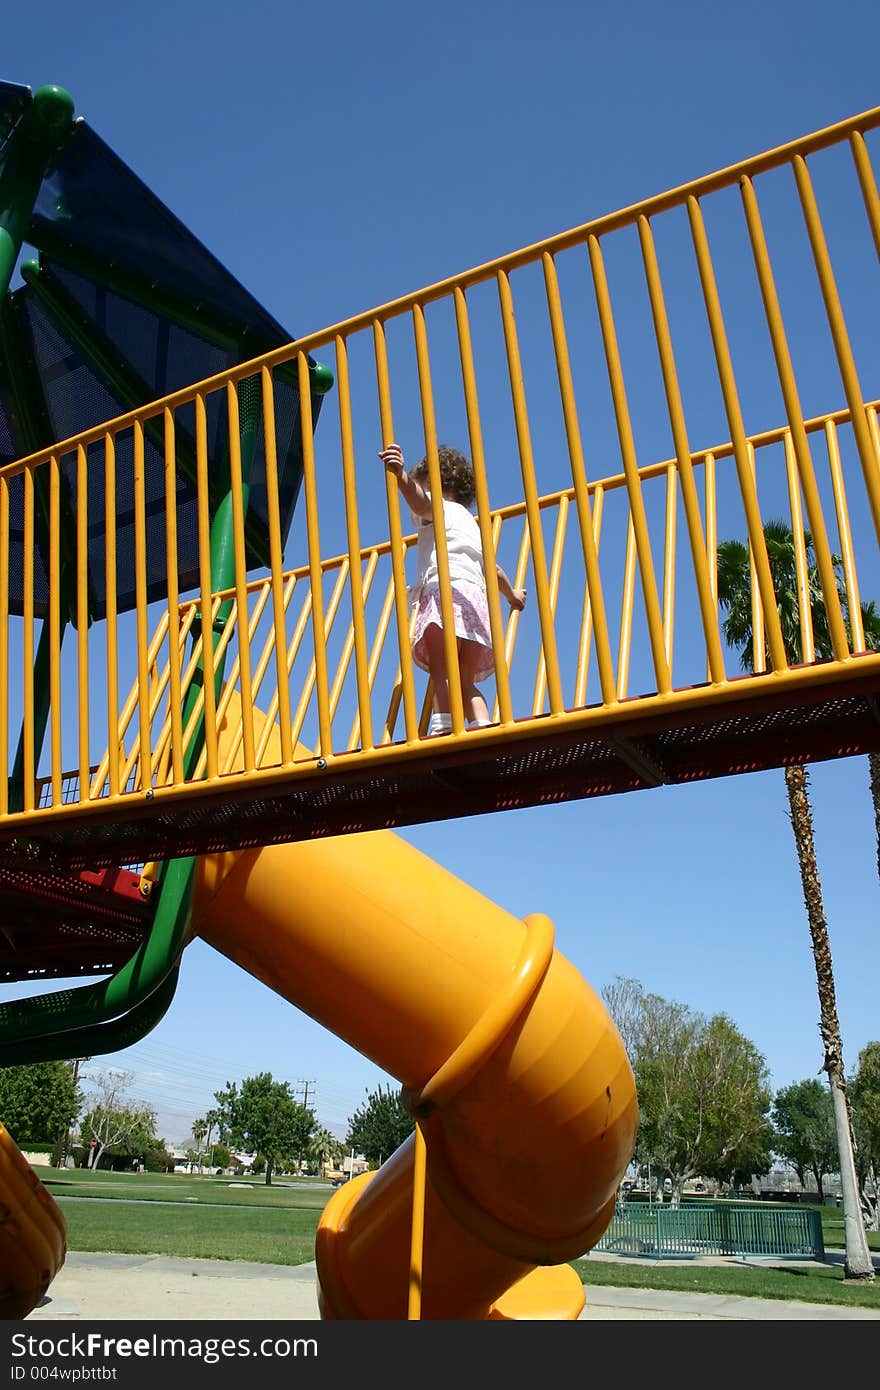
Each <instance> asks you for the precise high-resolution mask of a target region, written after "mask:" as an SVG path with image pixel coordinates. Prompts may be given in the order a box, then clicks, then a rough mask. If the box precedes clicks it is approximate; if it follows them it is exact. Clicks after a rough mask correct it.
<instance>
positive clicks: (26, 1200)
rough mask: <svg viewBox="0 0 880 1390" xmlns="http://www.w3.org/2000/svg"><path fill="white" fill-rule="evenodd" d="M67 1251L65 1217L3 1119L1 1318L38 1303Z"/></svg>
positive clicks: (0, 1152) (17, 1314)
mask: <svg viewBox="0 0 880 1390" xmlns="http://www.w3.org/2000/svg"><path fill="white" fill-rule="evenodd" d="M66 1253H67V1227H66V1226H65V1224H64V1217H63V1216H62V1215H61V1212H60V1210H59V1208H58V1206H57V1204H56V1203H55V1201H54V1200H53V1198H52V1197H51V1195H50V1194H49V1192H48V1191H47V1189H46V1188H45V1187H44V1186H43V1184H42V1183H41V1182H40V1180H39V1178H38V1177H37V1175H36V1173H35V1172H34V1171H33V1169H32V1168H31V1167H30V1165H29V1164H28V1163H27V1162H26V1160H25V1159H24V1157H23V1156H22V1154H21V1152H20V1151H19V1149H18V1147H17V1146H16V1144H15V1142H14V1140H13V1139H12V1136H11V1135H10V1134H9V1132H8V1130H6V1129H4V1127H3V1125H2V1124H0V1320H8V1319H12V1318H25V1317H27V1315H28V1313H30V1312H31V1310H32V1309H34V1308H36V1306H37V1304H38V1303H39V1301H40V1299H41V1298H42V1297H43V1295H44V1293H45V1292H46V1290H47V1289H48V1287H49V1285H50V1284H51V1282H52V1280H53V1279H54V1278H55V1275H56V1274H57V1273H58V1271H59V1269H60V1268H61V1266H62V1265H63V1263H64V1257H65V1255H66Z"/></svg>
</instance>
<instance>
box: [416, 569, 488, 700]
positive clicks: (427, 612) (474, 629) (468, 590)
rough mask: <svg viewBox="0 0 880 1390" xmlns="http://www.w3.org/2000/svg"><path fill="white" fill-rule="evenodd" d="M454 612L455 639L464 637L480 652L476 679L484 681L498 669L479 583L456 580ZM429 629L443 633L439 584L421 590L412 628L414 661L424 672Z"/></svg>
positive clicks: (427, 585)
mask: <svg viewBox="0 0 880 1390" xmlns="http://www.w3.org/2000/svg"><path fill="white" fill-rule="evenodd" d="M452 610H453V613H454V614H455V635H456V637H460V638H462V639H463V640H464V641H465V642H473V643H475V644H476V646H477V647H478V648H479V649H480V654H479V660H478V661H477V664H476V669H475V671H474V680H476V681H484V680H486V678H487V677H488V676H491V674H492V672H493V671H494V670H495V662H494V660H493V658H492V630H491V628H490V627H489V606H488V604H487V602H486V591H485V589H483V588H482V587H481V586H480V585H479V584H468V583H467V582H465V581H463V580H459V581H456V583H455V584H454V585H453V586H452ZM429 627H438V628H439V629H440V631H441V632H442V631H443V612H442V610H441V608H440V589H439V588H438V586H437V585H436V584H426V585H425V586H424V588H423V589H422V592H421V596H420V598H419V605H418V609H417V611H416V621H415V628H414V629H413V639H412V643H413V648H412V652H413V661H414V662H415V663H416V665H417V666H419V667H421V669H422V670H423V671H427V670H429V667H428V648H427V643H426V642H425V633H426V631H427V629H428V628H429Z"/></svg>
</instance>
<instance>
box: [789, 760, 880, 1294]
mask: <svg viewBox="0 0 880 1390" xmlns="http://www.w3.org/2000/svg"><path fill="white" fill-rule="evenodd" d="M785 786H786V790H787V792H788V805H789V812H790V815H791V828H792V831H793V832H794V840H795V845H796V847H797V856H798V864H799V865H800V871H801V887H802V888H803V892H804V905H805V907H806V909H807V921H808V922H809V926H810V936H811V938H812V942H813V960H814V961H815V965H816V982H817V984H818V987H819V1015H820V1023H819V1031H820V1033H821V1035H822V1044H823V1046H824V1048H825V1059H824V1062H823V1064H822V1066H823V1070H824V1071H826V1072H827V1073H828V1084H829V1086H830V1087H831V1099H832V1104H833V1108H834V1128H835V1132H836V1134H837V1151H838V1154H839V1158H840V1188H841V1192H842V1194H843V1226H844V1237H845V1246H846V1253H845V1257H844V1277H845V1278H847V1279H867V1280H870V1279H873V1278H874V1265H873V1262H872V1260H871V1255H870V1251H869V1250H868V1240H867V1236H866V1235H865V1227H864V1224H863V1222H862V1214H861V1204H860V1202H859V1188H858V1182H857V1180H856V1165H855V1156H854V1153H853V1139H852V1126H851V1123H850V1116H849V1105H848V1102H847V1095H846V1085H845V1081H844V1070H843V1048H842V1046H841V1040H840V1022H839V1020H838V1017H837V999H836V995H835V990H834V968H833V966H832V963H831V945H830V943H829V941H828V927H827V924H826V922H825V908H824V905H823V903H822V885H821V883H820V882H819V870H818V866H817V864H816V851H815V846H814V842H813V816H812V812H811V810H810V796H809V791H808V781H807V771H806V768H804V767H800V766H795V767H787V768H786V769H785Z"/></svg>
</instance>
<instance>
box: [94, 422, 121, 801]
mask: <svg viewBox="0 0 880 1390" xmlns="http://www.w3.org/2000/svg"><path fill="white" fill-rule="evenodd" d="M104 587H105V590H106V600H105V612H106V620H107V766H108V773H109V778H110V795H111V796H118V795H119V647H118V639H119V634H118V630H117V618H118V614H117V606H116V443H115V440H114V438H113V435H112V434H111V433H110V432H109V430H108V432H107V433H106V434H105V435H104ZM94 790H95V793H98V792H99V790H100V789H99V788H97V787H96V788H95V789H94Z"/></svg>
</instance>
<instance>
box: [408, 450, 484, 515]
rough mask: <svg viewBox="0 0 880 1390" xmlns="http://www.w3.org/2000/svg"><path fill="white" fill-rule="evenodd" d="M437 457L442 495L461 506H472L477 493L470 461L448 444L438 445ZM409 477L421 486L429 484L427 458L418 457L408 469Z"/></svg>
mask: <svg viewBox="0 0 880 1390" xmlns="http://www.w3.org/2000/svg"><path fill="white" fill-rule="evenodd" d="M437 458H438V460H439V463H440V482H441V484H442V487H443V496H444V497H448V498H449V500H450V501H452V502H460V503H461V505H462V506H463V507H470V506H472V505H473V501H474V498H475V497H476V495H477V493H476V488H475V486H474V470H473V467H472V465H471V463H470V461H469V460H468V459H466V458H465V456H464V454H460V453H459V452H458V450H457V449H453V448H452V447H451V446H450V445H449V444H441V445H440V447H439V449H438V450H437ZM410 477H411V478H414V479H415V480H416V482H417V483H421V484H422V486H423V487H427V486H429V485H430V482H431V479H430V475H429V473H428V460H427V458H423V459H419V462H418V463H417V464H416V466H415V468H411V469H410Z"/></svg>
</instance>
